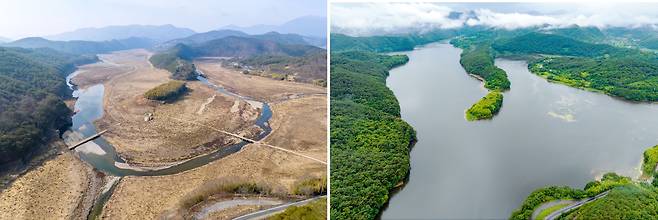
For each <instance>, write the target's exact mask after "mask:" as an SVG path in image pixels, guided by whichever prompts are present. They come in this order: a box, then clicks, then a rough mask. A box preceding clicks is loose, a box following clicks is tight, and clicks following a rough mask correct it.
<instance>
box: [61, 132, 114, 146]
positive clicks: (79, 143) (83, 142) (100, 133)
mask: <svg viewBox="0 0 658 220" xmlns="http://www.w3.org/2000/svg"><path fill="white" fill-rule="evenodd" d="M105 132H107V129H105V130H102V131H101V132H98V133H96V134H94V135H92V136H91V137H88V138H85V139H84V140H82V141H80V142H78V143H77V144H74V145H71V146H70V147H69V150H73V149H75V148H76V147H79V146H80V145H83V144H85V143H87V142H89V141H91V140H94V139H96V138H98V137H100V136H101V135H103V134H104V133H105Z"/></svg>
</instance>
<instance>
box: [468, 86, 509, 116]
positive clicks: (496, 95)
mask: <svg viewBox="0 0 658 220" xmlns="http://www.w3.org/2000/svg"><path fill="white" fill-rule="evenodd" d="M502 106H503V94H502V93H500V92H498V91H493V92H490V93H489V94H487V95H486V96H484V97H482V99H480V101H478V102H476V103H475V104H473V106H471V108H469V109H468V110H466V120H469V121H473V120H482V119H490V118H493V116H494V115H496V114H497V113H498V111H499V110H500V107H502Z"/></svg>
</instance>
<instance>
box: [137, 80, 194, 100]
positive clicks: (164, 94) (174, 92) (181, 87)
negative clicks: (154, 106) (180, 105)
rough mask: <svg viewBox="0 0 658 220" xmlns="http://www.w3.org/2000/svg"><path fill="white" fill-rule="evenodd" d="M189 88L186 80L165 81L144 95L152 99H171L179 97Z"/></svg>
mask: <svg viewBox="0 0 658 220" xmlns="http://www.w3.org/2000/svg"><path fill="white" fill-rule="evenodd" d="M186 90H187V87H186V86H185V82H183V81H178V80H173V81H169V82H167V83H163V84H161V85H159V86H156V87H155V88H152V89H150V90H149V91H146V93H144V97H146V98H147V99H151V100H159V101H164V100H171V99H175V98H177V97H178V96H179V95H181V94H183V93H184V92H185V91H186Z"/></svg>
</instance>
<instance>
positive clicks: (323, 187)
mask: <svg viewBox="0 0 658 220" xmlns="http://www.w3.org/2000/svg"><path fill="white" fill-rule="evenodd" d="M326 193H327V179H326V178H324V177H323V178H315V179H308V180H304V181H302V182H300V183H298V184H297V185H295V188H294V189H293V194H296V195H305V196H316V195H324V194H326Z"/></svg>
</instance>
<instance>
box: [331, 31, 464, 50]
mask: <svg viewBox="0 0 658 220" xmlns="http://www.w3.org/2000/svg"><path fill="white" fill-rule="evenodd" d="M454 34H455V33H454V31H434V32H429V33H425V34H407V35H400V36H370V37H351V36H347V35H344V34H331V38H330V41H331V50H332V51H334V52H338V51H349V50H363V51H373V52H392V51H404V50H413V49H414V47H416V46H418V45H422V44H427V43H431V42H436V41H439V40H443V39H447V38H448V37H451V36H453V35H454Z"/></svg>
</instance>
